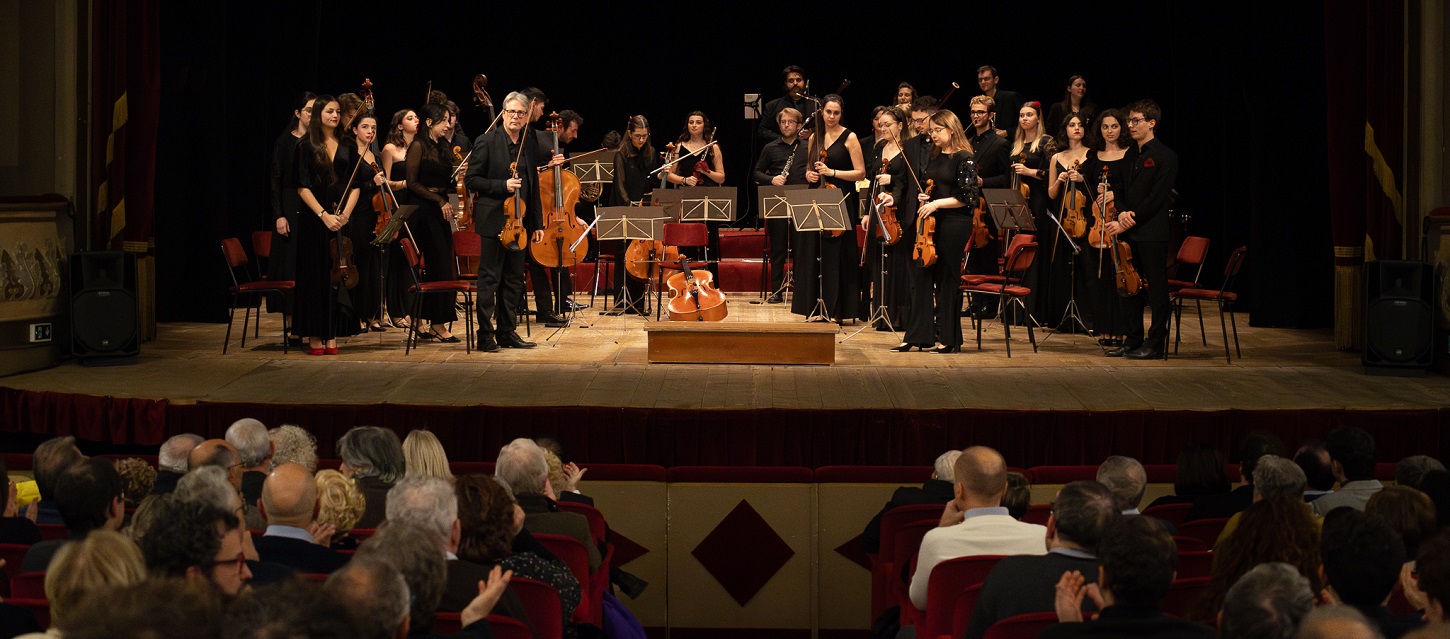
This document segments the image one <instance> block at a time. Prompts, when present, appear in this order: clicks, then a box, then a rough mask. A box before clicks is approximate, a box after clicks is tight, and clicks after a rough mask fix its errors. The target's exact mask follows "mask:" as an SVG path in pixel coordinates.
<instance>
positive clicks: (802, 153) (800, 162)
mask: <svg viewBox="0 0 1450 639" xmlns="http://www.w3.org/2000/svg"><path fill="white" fill-rule="evenodd" d="M807 146H808V145H807V144H806V142H805V141H804V140H802V139H800V138H799V137H797V138H796V139H795V141H793V142H791V143H790V144H786V143H785V142H784V141H783V140H781V139H780V138H776V139H774V140H771V142H770V143H769V144H766V145H765V148H764V149H761V150H760V159H758V160H756V161H755V171H754V172H753V173H752V174H751V177H752V178H754V179H755V183H756V184H770V181H771V180H773V179H775V176H777V175H780V172H781V170H782V169H784V168H785V163H786V162H787V161H789V162H790V171H789V172H788V173H786V175H785V183H786V184H805V183H806V161H807V156H808V155H809V154H808V153H807V152H806V150H807V149H806V147H807ZM792 154H794V155H792Z"/></svg>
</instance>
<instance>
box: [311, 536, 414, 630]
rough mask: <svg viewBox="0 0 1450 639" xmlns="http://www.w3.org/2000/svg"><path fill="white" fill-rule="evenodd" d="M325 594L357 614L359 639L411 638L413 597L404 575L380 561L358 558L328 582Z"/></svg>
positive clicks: (372, 558) (380, 559) (378, 559)
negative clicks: (409, 628) (409, 635)
mask: <svg viewBox="0 0 1450 639" xmlns="http://www.w3.org/2000/svg"><path fill="white" fill-rule="evenodd" d="M323 588H324V590H325V591H326V592H327V593H328V594H330V595H331V596H333V597H335V598H336V599H337V600H339V601H341V602H344V604H343V605H345V606H346V607H347V608H348V609H350V610H353V611H355V613H354V614H356V615H357V617H358V619H357V622H358V631H359V633H360V634H359V635H358V637H359V639H389V638H391V637H401V636H404V635H407V634H408V608H409V604H410V602H409V599H410V598H411V597H412V594H411V593H409V592H408V583H407V581H406V580H404V578H403V575H402V573H401V572H400V571H399V570H398V569H397V568H394V567H393V566H392V565H390V564H389V563H388V562H386V561H384V560H383V559H382V558H380V557H371V558H370V557H364V556H362V555H361V552H359V555H358V556H357V557H354V558H353V559H352V560H351V561H349V562H347V564H346V565H344V566H343V567H342V568H339V569H338V570H337V572H334V573H332V576H330V577H328V578H327V583H326V584H325V585H324V586H323Z"/></svg>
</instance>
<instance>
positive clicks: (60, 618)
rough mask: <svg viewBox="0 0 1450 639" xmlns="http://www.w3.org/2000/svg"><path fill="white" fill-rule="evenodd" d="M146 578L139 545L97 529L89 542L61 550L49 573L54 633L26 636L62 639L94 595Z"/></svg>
mask: <svg viewBox="0 0 1450 639" xmlns="http://www.w3.org/2000/svg"><path fill="white" fill-rule="evenodd" d="M145 579H146V561H145V559H143V558H142V557H141V549H140V548H137V547H136V544H135V542H133V541H131V540H130V539H128V538H126V536H125V535H122V534H121V533H118V532H114V531H110V530H93V531H91V533H90V534H88V535H86V538H85V539H82V540H80V541H77V542H72V543H69V544H66V545H64V546H62V547H61V549H60V551H59V552H57V553H56V554H55V559H54V560H52V561H51V563H50V568H49V569H48V570H46V573H45V598H46V599H47V600H49V601H50V630H49V631H47V632H46V633H45V634H30V635H23V636H24V637H30V638H35V637H60V636H62V635H63V633H64V632H65V630H66V627H67V626H68V625H70V624H71V623H73V620H74V619H75V617H74V616H73V615H72V614H71V612H72V611H73V610H75V608H76V607H77V605H78V604H80V602H81V600H82V599H84V598H85V597H86V596H87V595H89V594H91V593H94V592H103V591H104V592H110V591H113V590H115V589H116V588H119V587H122V586H128V585H131V584H135V583H140V582H142V581H144V580H145Z"/></svg>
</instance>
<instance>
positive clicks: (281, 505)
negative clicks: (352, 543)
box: [252, 464, 347, 574]
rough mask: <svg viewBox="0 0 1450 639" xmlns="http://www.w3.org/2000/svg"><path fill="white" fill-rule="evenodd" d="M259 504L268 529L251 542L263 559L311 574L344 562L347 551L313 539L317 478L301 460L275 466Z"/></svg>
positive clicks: (268, 476) (328, 570)
mask: <svg viewBox="0 0 1450 639" xmlns="http://www.w3.org/2000/svg"><path fill="white" fill-rule="evenodd" d="M258 506H259V509H260V511H261V513H262V518H263V519H266V520H267V530H266V532H265V533H264V534H263V535H262V536H261V537H258V538H256V539H254V540H253V542H252V543H253V545H255V546H256V548H257V554H258V555H260V556H261V559H262V561H266V562H271V563H274V564H282V565H284V566H290V567H292V568H294V569H296V570H297V571H298V572H304V573H313V574H328V573H331V572H332V571H334V570H337V569H338V568H341V567H342V565H343V564H345V563H347V555H344V554H342V553H340V552H337V551H335V550H333V549H331V548H329V547H327V546H323V545H319V544H317V543H316V542H315V541H314V540H313V536H312V531H311V528H312V525H313V522H314V518H315V516H316V513H317V480H316V479H314V478H313V477H312V473H310V472H308V471H307V469H306V468H303V467H302V465H301V464H282V465H281V466H278V467H276V468H274V469H273V470H272V473H271V474H269V475H267V480H266V481H265V482H263V484H262V499H261V500H260V503H259V504H258ZM329 536H330V535H329Z"/></svg>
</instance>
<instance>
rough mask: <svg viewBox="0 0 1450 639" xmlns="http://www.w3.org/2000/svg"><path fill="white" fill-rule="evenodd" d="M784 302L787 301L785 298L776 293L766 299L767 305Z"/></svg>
mask: <svg viewBox="0 0 1450 639" xmlns="http://www.w3.org/2000/svg"><path fill="white" fill-rule="evenodd" d="M784 301H785V298H784V297H781V295H780V293H774V294H772V295H771V296H770V297H767V298H765V303H766V304H780V303H781V302H784Z"/></svg>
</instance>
